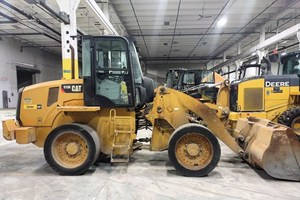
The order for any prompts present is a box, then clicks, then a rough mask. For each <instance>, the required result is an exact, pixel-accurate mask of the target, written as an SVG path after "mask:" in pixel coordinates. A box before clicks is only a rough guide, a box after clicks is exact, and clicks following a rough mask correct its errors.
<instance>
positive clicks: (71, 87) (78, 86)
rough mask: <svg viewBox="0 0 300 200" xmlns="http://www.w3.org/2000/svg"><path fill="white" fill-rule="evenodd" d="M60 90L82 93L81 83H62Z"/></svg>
mask: <svg viewBox="0 0 300 200" xmlns="http://www.w3.org/2000/svg"><path fill="white" fill-rule="evenodd" d="M61 91H62V92H63V93H82V84H63V85H62V86H61Z"/></svg>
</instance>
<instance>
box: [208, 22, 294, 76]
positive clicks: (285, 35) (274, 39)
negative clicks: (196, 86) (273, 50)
mask: <svg viewBox="0 0 300 200" xmlns="http://www.w3.org/2000/svg"><path fill="white" fill-rule="evenodd" d="M299 30H300V23H299V24H297V25H295V26H292V27H291V28H288V29H286V30H284V31H282V32H281V33H278V34H277V35H275V36H273V37H271V38H269V39H266V40H265V41H263V42H262V43H260V44H258V45H256V46H254V47H252V48H250V49H248V50H247V51H245V52H243V53H241V54H239V55H237V56H234V57H232V58H231V59H229V60H227V61H226V62H223V63H221V64H219V65H217V66H215V67H213V68H212V70H218V69H220V68H221V67H224V66H227V65H229V64H231V63H233V62H235V61H236V60H239V59H242V58H244V57H246V56H249V55H251V54H252V53H255V52H256V51H257V50H262V49H264V48H266V47H268V46H270V45H272V44H274V43H276V42H278V41H280V40H282V39H285V38H288V37H291V36H293V35H296V34H297V32H298V31H299Z"/></svg>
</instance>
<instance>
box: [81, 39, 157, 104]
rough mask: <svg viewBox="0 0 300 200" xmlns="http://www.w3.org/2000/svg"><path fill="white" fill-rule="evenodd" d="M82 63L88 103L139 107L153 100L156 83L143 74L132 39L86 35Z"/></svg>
mask: <svg viewBox="0 0 300 200" xmlns="http://www.w3.org/2000/svg"><path fill="white" fill-rule="evenodd" d="M82 63H83V79H84V104H85V105H86V106H100V107H104V108H113V107H126V108H137V107H141V106H142V105H143V104H145V103H147V102H149V101H152V99H151V98H152V97H153V96H154V94H152V93H154V88H153V82H152V80H151V79H148V78H146V77H143V75H142V70H141V66H140V63H139V59H138V54H137V52H136V49H135V46H134V44H133V42H132V41H128V39H126V38H124V37H118V36H97V37H92V36H84V37H83V38H82ZM151 83H152V86H151ZM147 93H148V94H147ZM147 97H148V98H147Z"/></svg>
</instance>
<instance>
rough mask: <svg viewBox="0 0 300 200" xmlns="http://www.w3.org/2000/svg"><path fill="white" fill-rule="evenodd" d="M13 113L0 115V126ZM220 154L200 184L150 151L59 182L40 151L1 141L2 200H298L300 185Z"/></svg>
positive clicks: (227, 151) (229, 154)
mask: <svg viewBox="0 0 300 200" xmlns="http://www.w3.org/2000/svg"><path fill="white" fill-rule="evenodd" d="M14 113H15V111H14V110H2V111H1V110H0V120H1V121H2V120H3V119H6V118H12V117H14ZM0 132H1V133H2V127H1V130H0ZM142 134H144V135H145V134H149V132H148V133H147V132H145V131H144V132H143V133H142ZM221 148H222V157H221V160H220V162H219V164H218V166H217V167H216V168H215V170H214V171H213V172H212V173H210V174H209V176H207V177H202V178H190V177H183V176H180V175H177V174H176V171H175V170H174V168H173V167H172V165H171V164H170V162H169V161H168V155H167V152H149V151H147V150H142V151H139V152H137V153H135V154H134V155H133V158H132V161H131V162H130V163H129V164H128V165H124V164H114V165H113V166H111V165H110V164H109V163H99V164H97V166H94V168H93V169H92V170H91V171H90V172H88V173H87V174H85V175H83V176H60V175H58V174H56V173H55V172H54V171H53V170H52V169H51V168H50V167H49V166H48V164H47V163H46V161H45V159H44V156H43V150H42V149H41V148H38V147H36V146H34V145H32V144H29V145H18V144H16V143H15V142H14V141H6V140H4V139H3V138H2V136H1V137H0V184H1V186H0V200H3V199H30V200H31V199H84V200H89V199H109V200H111V199H122V200H123V199H130V200H132V199H201V200H202V199H272V200H274V199H299V188H300V183H299V182H290V181H282V180H275V179H272V178H271V177H269V176H268V175H266V174H265V172H264V171H262V170H256V169H253V168H251V167H249V165H248V164H247V163H245V162H243V161H242V160H241V159H240V158H238V157H237V156H236V155H235V154H234V153H233V152H232V151H231V150H230V149H229V148H228V147H227V146H225V145H224V144H221Z"/></svg>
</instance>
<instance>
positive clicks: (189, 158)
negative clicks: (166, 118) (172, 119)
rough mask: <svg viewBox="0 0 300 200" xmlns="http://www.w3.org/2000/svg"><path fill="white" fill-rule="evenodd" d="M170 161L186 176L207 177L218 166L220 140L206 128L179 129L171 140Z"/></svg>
mask: <svg viewBox="0 0 300 200" xmlns="http://www.w3.org/2000/svg"><path fill="white" fill-rule="evenodd" d="M168 153H169V159H170V161H171V163H172V164H173V165H174V167H175V169H176V170H177V171H178V172H179V173H181V174H182V175H184V176H198V177H201V176H206V175H208V174H209V173H210V172H211V171H212V170H213V169H214V168H215V167H216V165H217V164H218V162H219V160H220V156H221V149H220V145H219V141H218V139H217V138H216V137H215V136H214V135H213V134H212V133H211V132H210V131H209V129H207V128H206V127H204V126H201V125H198V124H186V125H183V126H181V127H179V128H177V129H176V130H175V131H174V133H173V135H172V136H171V138H170V140H169V148H168Z"/></svg>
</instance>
